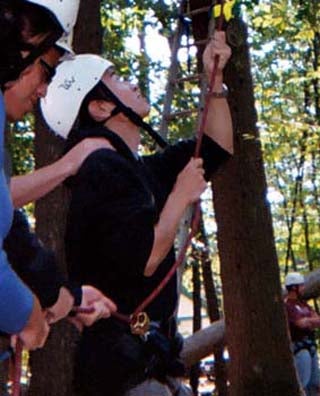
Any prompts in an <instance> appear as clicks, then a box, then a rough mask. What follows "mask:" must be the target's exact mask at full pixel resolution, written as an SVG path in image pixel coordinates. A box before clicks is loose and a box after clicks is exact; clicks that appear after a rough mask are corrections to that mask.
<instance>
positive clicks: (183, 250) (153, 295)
mask: <svg viewBox="0 0 320 396" xmlns="http://www.w3.org/2000/svg"><path fill="white" fill-rule="evenodd" d="M224 4H225V0H221V14H220V16H219V21H218V26H217V31H221V30H222V25H223V20H224V17H223V8H224ZM218 64H219V55H216V56H215V58H214V65H213V70H212V73H211V78H210V83H209V87H208V94H207V95H206V98H205V106H204V110H203V113H202V117H201V122H200V125H199V129H198V131H197V144H196V148H195V153H194V156H195V158H198V157H199V155H200V148H201V143H202V140H203V135H204V128H205V126H206V123H207V118H208V112H209V101H210V93H211V92H212V90H213V87H214V83H215V80H216V75H217V71H218ZM200 216H201V206H200V200H198V201H197V202H196V203H195V204H194V211H193V217H192V222H191V230H190V232H189V235H188V236H187V238H186V240H185V242H184V244H183V246H182V248H181V250H180V253H179V255H178V257H177V260H176V262H175V263H174V265H173V266H172V268H171V269H170V270H169V272H168V273H167V275H166V276H165V277H164V279H163V280H162V281H161V282H160V284H159V285H158V286H157V287H156V288H155V290H153V292H152V293H150V295H149V296H148V297H147V298H146V299H145V300H144V301H143V302H142V303H141V304H140V305H139V306H138V307H137V308H136V310H135V311H134V315H137V314H138V313H140V312H142V311H144V309H145V308H146V307H147V306H148V305H149V304H150V303H151V302H152V301H153V300H154V299H155V298H156V297H157V296H158V295H159V294H160V292H161V291H162V289H163V288H164V287H165V286H166V285H167V283H168V282H169V281H170V279H171V278H172V276H173V275H174V273H175V272H176V270H177V269H178V267H179V266H180V265H181V264H182V262H183V261H184V259H185V256H186V253H187V250H188V247H189V245H190V243H191V240H192V238H193V237H194V235H195V233H196V232H197V230H198V227H199V221H200Z"/></svg>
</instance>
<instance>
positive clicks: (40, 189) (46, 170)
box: [10, 158, 72, 208]
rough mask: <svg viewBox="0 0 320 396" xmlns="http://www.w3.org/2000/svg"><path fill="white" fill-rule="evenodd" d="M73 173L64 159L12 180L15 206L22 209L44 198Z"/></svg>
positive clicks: (11, 187)
mask: <svg viewBox="0 0 320 396" xmlns="http://www.w3.org/2000/svg"><path fill="white" fill-rule="evenodd" d="M71 173H72V165H71V164H68V162H66V161H64V160H63V158H62V159H60V160H58V161H56V162H55V163H53V164H51V165H48V166H45V167H43V168H41V169H38V170H36V171H34V172H32V173H30V174H28V175H23V176H15V177H13V178H12V179H11V185H10V189H11V195H12V200H13V204H14V206H15V207H16V208H17V207H21V206H23V205H26V204H27V203H29V202H32V201H36V200H38V199H39V198H41V197H43V196H44V195H46V194H47V193H49V192H50V191H52V190H53V189H54V188H55V187H57V186H58V185H59V184H61V183H62V182H63V181H64V180H65V179H66V178H67V177H68V176H70V175H71Z"/></svg>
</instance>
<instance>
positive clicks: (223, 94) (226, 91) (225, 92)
mask: <svg viewBox="0 0 320 396" xmlns="http://www.w3.org/2000/svg"><path fill="white" fill-rule="evenodd" d="M228 94H229V89H228V87H227V86H226V85H225V84H222V91H220V92H215V91H212V92H210V93H209V95H210V96H211V97H212V98H216V99H224V98H226V97H227V96H228Z"/></svg>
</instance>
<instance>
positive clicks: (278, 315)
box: [214, 20, 301, 396]
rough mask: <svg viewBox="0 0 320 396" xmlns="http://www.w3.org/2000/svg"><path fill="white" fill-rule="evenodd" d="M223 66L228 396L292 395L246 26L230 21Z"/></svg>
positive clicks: (217, 187)
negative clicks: (227, 109)
mask: <svg viewBox="0 0 320 396" xmlns="http://www.w3.org/2000/svg"><path fill="white" fill-rule="evenodd" d="M232 28H233V31H229V38H231V39H232V41H233V43H232V44H234V45H233V48H232V49H233V57H232V60H231V63H230V65H229V67H228V69H227V72H226V81H227V84H228V85H229V88H230V91H231V95H230V105H231V109H232V114H233V120H234V130H235V155H234V157H233V159H231V160H230V161H229V162H228V163H227V164H226V166H225V167H224V168H223V169H222V170H221V171H220V172H219V173H218V174H217V176H216V177H215V179H214V204H215V210H216V219H217V223H218V246H219V252H220V259H221V266H222V269H221V273H222V281H223V295H224V308H225V317H226V325H227V343H228V349H229V353H230V357H231V362H230V371H229V380H230V395H231V396H247V395H250V396H270V395H273V396H280V395H281V396H286V395H287V396H289V395H290V396H295V395H300V394H301V393H300V389H299V385H298V382H297V378H296V372H295V369H294V365H293V359H292V354H291V352H290V346H289V338H288V331H287V325H286V317H285V313H284V309H283V302H282V294H281V286H280V279H279V269H278V263H277V256H276V251H275V245H274V237H273V229H272V221H271V214H270V208H269V206H268V204H267V201H266V180H265V174H264V168H263V161H262V153H261V146H260V142H259V136H258V132H257V129H256V121H257V120H256V113H255V111H254V99H253V86H252V80H251V75H250V63H249V53H248V47H247V44H246V43H247V31H246V28H245V26H244V25H243V23H241V22H240V21H238V20H233V22H232Z"/></svg>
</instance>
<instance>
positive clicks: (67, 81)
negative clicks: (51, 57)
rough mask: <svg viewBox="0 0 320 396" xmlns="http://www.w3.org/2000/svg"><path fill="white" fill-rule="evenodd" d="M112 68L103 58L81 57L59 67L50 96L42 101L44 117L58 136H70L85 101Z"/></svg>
mask: <svg viewBox="0 0 320 396" xmlns="http://www.w3.org/2000/svg"><path fill="white" fill-rule="evenodd" d="M112 66H113V64H112V63H111V62H109V61H108V60H106V59H104V58H102V57H101V56H98V55H93V54H81V55H76V56H75V57H74V58H72V59H71V60H66V61H64V62H62V63H61V64H60V65H59V66H58V67H57V69H56V74H55V76H54V78H53V80H52V82H51V83H50V85H49V86H48V92H47V95H46V96H45V98H43V99H41V101H40V103H41V110H42V114H43V117H44V119H45V121H46V122H47V124H48V126H49V127H50V128H51V129H52V130H53V131H54V132H55V133H57V134H58V135H60V136H62V137H64V138H66V137H67V136H68V134H69V132H70V131H71V129H72V127H73V124H74V122H75V120H76V118H77V116H78V113H79V110H80V107H81V104H82V101H83V99H84V98H85V96H86V95H87V94H88V93H89V92H90V91H91V89H92V88H94V87H95V86H96V85H97V84H98V82H99V81H100V80H101V78H102V76H103V74H104V72H105V71H106V70H108V69H109V68H110V67H112Z"/></svg>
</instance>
